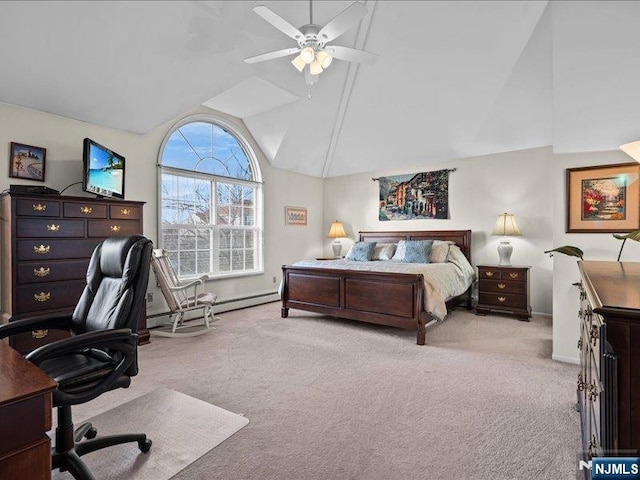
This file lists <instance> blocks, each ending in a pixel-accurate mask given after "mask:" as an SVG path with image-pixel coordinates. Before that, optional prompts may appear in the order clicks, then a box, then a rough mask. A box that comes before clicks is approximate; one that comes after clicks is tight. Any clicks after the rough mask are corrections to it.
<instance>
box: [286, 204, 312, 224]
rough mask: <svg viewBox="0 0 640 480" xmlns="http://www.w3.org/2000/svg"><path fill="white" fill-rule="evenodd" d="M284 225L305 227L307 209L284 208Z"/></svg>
mask: <svg viewBox="0 0 640 480" xmlns="http://www.w3.org/2000/svg"><path fill="white" fill-rule="evenodd" d="M284 223H285V225H293V226H300V227H304V226H306V225H307V209H306V208H304V207H284Z"/></svg>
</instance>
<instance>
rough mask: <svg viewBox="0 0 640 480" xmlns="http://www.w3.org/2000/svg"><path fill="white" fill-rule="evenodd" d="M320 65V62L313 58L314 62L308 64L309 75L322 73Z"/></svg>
mask: <svg viewBox="0 0 640 480" xmlns="http://www.w3.org/2000/svg"><path fill="white" fill-rule="evenodd" d="M322 70H323V68H322V65H320V62H319V61H318V60H315V61H314V62H312V63H310V64H309V73H311V75H320V74H321V73H322Z"/></svg>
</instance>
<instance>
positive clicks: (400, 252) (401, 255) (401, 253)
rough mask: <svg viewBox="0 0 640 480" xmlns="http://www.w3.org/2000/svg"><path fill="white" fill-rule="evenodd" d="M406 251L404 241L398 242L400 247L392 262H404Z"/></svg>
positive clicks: (397, 247) (397, 248)
mask: <svg viewBox="0 0 640 480" xmlns="http://www.w3.org/2000/svg"><path fill="white" fill-rule="evenodd" d="M406 250H407V246H406V245H405V244H404V240H400V241H399V242H398V245H397V246H396V253H394V254H393V258H392V259H391V260H396V261H398V262H404V252H405V251H406Z"/></svg>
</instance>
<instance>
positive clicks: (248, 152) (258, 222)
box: [156, 114, 264, 280]
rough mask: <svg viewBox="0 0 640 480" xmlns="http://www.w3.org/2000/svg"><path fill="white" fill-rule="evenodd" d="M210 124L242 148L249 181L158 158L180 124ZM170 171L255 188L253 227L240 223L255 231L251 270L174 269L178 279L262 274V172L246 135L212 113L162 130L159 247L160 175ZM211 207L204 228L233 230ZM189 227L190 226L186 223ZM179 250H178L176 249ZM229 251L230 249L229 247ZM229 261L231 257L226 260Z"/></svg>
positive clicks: (159, 205)
mask: <svg viewBox="0 0 640 480" xmlns="http://www.w3.org/2000/svg"><path fill="white" fill-rule="evenodd" d="M198 122H201V123H210V124H212V125H214V126H217V127H219V128H222V129H223V130H225V131H227V133H229V134H230V135H232V136H233V137H234V138H235V139H236V141H237V142H238V145H239V146H240V148H241V149H242V151H243V152H244V154H245V157H246V158H247V160H248V162H249V165H250V167H251V172H252V174H253V180H246V179H242V178H236V177H228V176H224V175H214V174H211V173H205V172H198V171H195V170H188V169H182V168H178V167H171V166H166V165H163V163H162V157H163V154H164V150H165V147H166V144H167V142H168V141H169V139H170V138H171V136H172V135H173V134H174V133H175V132H176V131H177V130H178V129H180V128H181V127H183V126H185V125H187V124H189V123H198ZM164 173H166V174H174V175H178V176H183V177H192V178H196V179H200V180H207V181H209V182H213V183H214V185H217V184H218V183H233V184H239V185H245V186H250V187H253V188H255V226H253V227H250V228H242V225H240V226H239V227H240V228H239V229H240V230H250V231H255V232H256V234H257V239H256V248H255V249H254V255H255V256H256V259H255V261H256V268H255V269H254V270H238V271H230V272H218V273H212V272H208V273H194V274H193V275H180V274H179V273H178V271H177V272H176V273H178V276H179V278H180V279H191V278H201V277H204V276H206V277H207V279H209V280H214V279H226V278H235V277H245V276H254V275H263V274H264V189H263V188H262V186H263V182H262V172H261V169H260V165H259V164H258V160H257V157H256V154H255V152H254V150H253V148H252V147H251V145H250V143H249V142H248V141H247V139H246V137H245V136H244V135H243V134H242V132H240V131H239V130H238V128H237V127H236V126H235V125H233V124H231V123H230V122H228V121H226V120H224V119H221V118H219V117H217V116H215V115H207V114H201V115H190V116H188V117H185V118H183V119H181V120H180V121H179V122H177V123H176V124H175V125H173V126H172V127H171V129H169V131H168V132H167V133H166V135H165V137H164V139H163V141H162V144H161V145H160V149H159V152H158V163H157V178H156V186H157V218H158V225H157V238H158V246H159V248H163V247H164V245H163V223H162V207H163V202H162V200H163V195H162V176H163V174H164ZM217 193H218V192H217V189H216V190H214V191H213V192H212V196H211V198H212V207H214V208H215V206H216V205H217ZM215 215H216V213H215V210H213V211H212V219H213V222H212V223H210V224H207V225H206V228H211V229H212V230H214V231H219V227H231V228H230V229H231V230H234V228H233V227H234V226H232V225H227V226H226V225H220V224H219V223H218V222H217V219H216V216H215ZM181 225H182V224H176V228H181ZM189 226H190V227H192V225H189ZM213 243H217V240H215V239H214V241H213ZM178 251H180V250H178ZM231 251H233V250H231ZM210 252H211V254H212V255H213V253H214V249H213V247H212V248H211V250H210ZM229 261H230V262H231V261H232V260H231V258H230V260H229Z"/></svg>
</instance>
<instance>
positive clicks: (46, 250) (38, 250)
mask: <svg viewBox="0 0 640 480" xmlns="http://www.w3.org/2000/svg"><path fill="white" fill-rule="evenodd" d="M49 250H51V247H50V246H49V245H47V246H44V245H40V246H39V247H38V246H36V245H34V246H33V251H34V252H35V253H37V254H39V255H44V254H45V253H49Z"/></svg>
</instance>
